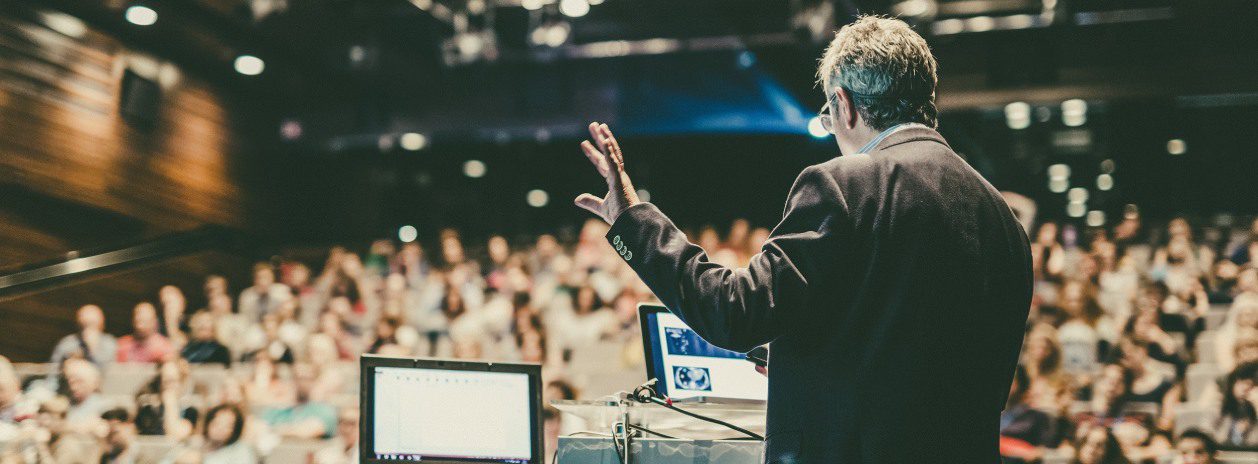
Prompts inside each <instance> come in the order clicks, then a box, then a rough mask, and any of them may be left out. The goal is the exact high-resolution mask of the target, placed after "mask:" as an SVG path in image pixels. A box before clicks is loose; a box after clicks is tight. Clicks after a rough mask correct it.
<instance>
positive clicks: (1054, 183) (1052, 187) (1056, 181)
mask: <svg viewBox="0 0 1258 464" xmlns="http://www.w3.org/2000/svg"><path fill="white" fill-rule="evenodd" d="M1067 187H1070V181H1068V180H1066V178H1065V177H1054V178H1052V179H1049V180H1048V191H1050V192H1053V193H1062V192H1065V191H1066V188H1067Z"/></svg>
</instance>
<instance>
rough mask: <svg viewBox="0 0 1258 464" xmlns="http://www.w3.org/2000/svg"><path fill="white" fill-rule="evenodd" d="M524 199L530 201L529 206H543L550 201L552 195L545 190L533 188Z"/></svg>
mask: <svg viewBox="0 0 1258 464" xmlns="http://www.w3.org/2000/svg"><path fill="white" fill-rule="evenodd" d="M524 200H525V201H527V202H528V204H529V206H532V207H534V208H541V207H543V206H546V204H547V203H550V195H549V194H547V193H546V191H545V190H539V189H533V190H529V193H528V194H527V195H525V196H524Z"/></svg>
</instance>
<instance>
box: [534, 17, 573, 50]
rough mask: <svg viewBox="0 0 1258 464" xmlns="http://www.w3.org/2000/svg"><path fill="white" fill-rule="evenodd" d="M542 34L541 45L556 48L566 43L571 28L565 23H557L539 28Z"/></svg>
mask: <svg viewBox="0 0 1258 464" xmlns="http://www.w3.org/2000/svg"><path fill="white" fill-rule="evenodd" d="M538 30H540V31H543V32H542V40H541V41H539V43H541V44H545V45H546V46H548V47H558V46H560V45H563V43H564V42H567V41H568V34H569V33H571V32H572V26H569V25H568V23H566V22H558V23H555V24H552V25H550V26H546V27H542V28H539V29H538Z"/></svg>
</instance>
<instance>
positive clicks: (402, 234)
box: [397, 226, 419, 243]
mask: <svg viewBox="0 0 1258 464" xmlns="http://www.w3.org/2000/svg"><path fill="white" fill-rule="evenodd" d="M418 237H419V231H418V230H415V226H402V228H400V229H398V230H397V238H398V240H401V241H402V243H411V242H414V241H415V239H416V238H418Z"/></svg>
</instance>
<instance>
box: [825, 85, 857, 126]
mask: <svg viewBox="0 0 1258 464" xmlns="http://www.w3.org/2000/svg"><path fill="white" fill-rule="evenodd" d="M834 96H835V99H834V101H835V102H836V105H835V106H837V108H832V109H831V110H832V111H834V117H835V119H836V121H834V122H835V123H837V124H841V125H842V126H843V127H845V128H847V129H855V128H856V119H857V118H858V117H859V116H860V115H859V114H858V113H857V112H856V103H855V102H853V101H852V97H851V95H848V94H847V91H846V90H843V87H835V88H834Z"/></svg>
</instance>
